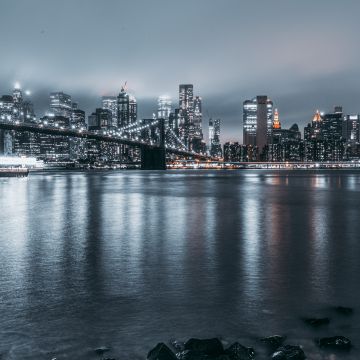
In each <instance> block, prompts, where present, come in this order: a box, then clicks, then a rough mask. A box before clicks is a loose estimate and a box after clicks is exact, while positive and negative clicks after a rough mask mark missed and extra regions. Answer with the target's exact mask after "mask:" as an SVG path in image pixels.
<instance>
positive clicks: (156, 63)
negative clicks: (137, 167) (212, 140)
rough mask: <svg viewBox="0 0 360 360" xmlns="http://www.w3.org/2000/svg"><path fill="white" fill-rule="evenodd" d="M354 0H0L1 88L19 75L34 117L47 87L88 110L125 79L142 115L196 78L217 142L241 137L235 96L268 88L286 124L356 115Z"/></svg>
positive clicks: (358, 70)
mask: <svg viewBox="0 0 360 360" xmlns="http://www.w3.org/2000/svg"><path fill="white" fill-rule="evenodd" d="M359 13H360V1H359V0H342V1H339V0H301V1H299V0H251V1H250V0H249V1H243V0H182V1H180V0H179V1H174V0H151V1H150V0H131V1H122V0H102V1H100V0H62V1H55V0H31V1H29V0H0V32H1V37H0V48H1V53H0V56H1V62H0V64H1V66H0V94H7V93H9V92H10V91H11V89H12V87H13V84H14V83H15V82H17V81H18V82H19V83H20V84H21V85H22V87H23V89H24V90H25V89H29V90H31V91H32V99H33V101H34V103H35V110H36V114H37V116H42V115H43V113H44V111H45V110H46V109H47V106H48V93H49V92H50V91H64V92H66V93H69V94H70V95H72V97H73V100H74V101H77V102H78V103H79V107H80V108H82V109H84V110H85V111H86V112H87V115H88V114H89V112H90V111H92V110H94V109H95V108H96V107H99V106H100V97H101V96H102V95H116V94H117V93H118V92H119V91H120V87H121V85H122V84H123V83H124V82H125V81H127V82H128V90H129V92H131V93H133V94H134V95H135V96H136V98H137V100H138V104H139V116H140V117H151V116H152V113H153V112H155V111H156V108H157V103H156V99H157V97H158V96H159V95H162V94H168V95H171V96H172V97H173V101H174V103H175V105H177V103H178V94H177V92H178V85H179V84H180V83H192V84H194V93H195V95H200V96H202V98H203V115H204V118H203V127H204V129H206V128H207V121H208V117H209V116H212V117H219V118H221V119H222V121H223V126H222V141H223V142H224V141H228V140H235V141H242V102H243V101H244V100H245V99H248V98H252V97H254V96H255V95H259V94H266V95H268V96H269V97H270V98H271V99H272V100H273V101H274V103H275V106H276V107H278V108H279V112H280V120H281V122H282V125H283V127H288V126H290V125H291V124H293V123H294V122H297V123H298V124H299V126H300V127H301V128H302V127H303V126H304V125H305V123H306V122H308V121H309V120H310V119H311V117H312V114H313V112H314V111H315V110H316V109H317V108H319V109H320V110H323V111H327V110H331V109H332V108H333V106H334V105H343V107H344V112H345V113H359V112H360V101H359V100H360V66H359V58H360V42H359V39H358V34H359Z"/></svg>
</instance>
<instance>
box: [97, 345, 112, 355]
mask: <svg viewBox="0 0 360 360" xmlns="http://www.w3.org/2000/svg"><path fill="white" fill-rule="evenodd" d="M108 351H110V348H108V347H106V346H101V347H99V348H97V349H95V352H96V354H98V355H102V354H104V353H106V352H108Z"/></svg>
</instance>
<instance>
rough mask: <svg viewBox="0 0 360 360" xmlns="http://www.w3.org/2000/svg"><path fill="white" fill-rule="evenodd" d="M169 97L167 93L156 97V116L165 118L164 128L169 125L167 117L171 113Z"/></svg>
mask: <svg viewBox="0 0 360 360" xmlns="http://www.w3.org/2000/svg"><path fill="white" fill-rule="evenodd" d="M171 105H172V101H171V98H170V97H169V96H167V95H162V96H159V98H158V118H159V119H164V120H165V128H167V127H168V126H169V117H170V113H171Z"/></svg>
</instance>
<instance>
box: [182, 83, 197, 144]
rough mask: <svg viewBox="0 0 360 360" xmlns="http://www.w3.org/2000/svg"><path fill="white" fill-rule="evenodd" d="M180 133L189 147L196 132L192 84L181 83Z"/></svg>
mask: <svg viewBox="0 0 360 360" xmlns="http://www.w3.org/2000/svg"><path fill="white" fill-rule="evenodd" d="M179 109H180V112H179V118H180V119H179V122H180V123H179V133H180V137H181V138H182V140H183V141H184V143H185V144H186V145H187V146H188V147H189V146H190V142H191V136H192V134H193V132H194V129H193V126H194V88H193V85H192V84H181V85H179Z"/></svg>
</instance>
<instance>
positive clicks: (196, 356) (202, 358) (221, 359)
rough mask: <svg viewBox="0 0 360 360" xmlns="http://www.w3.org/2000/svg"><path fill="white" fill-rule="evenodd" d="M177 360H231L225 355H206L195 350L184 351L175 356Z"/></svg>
mask: <svg viewBox="0 0 360 360" xmlns="http://www.w3.org/2000/svg"><path fill="white" fill-rule="evenodd" d="M176 357H177V358H178V360H232V359H230V357H229V356H228V355H226V354H220V355H208V354H205V353H203V352H201V351H197V350H184V351H181V352H179V353H177V354H176Z"/></svg>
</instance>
